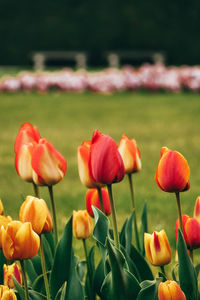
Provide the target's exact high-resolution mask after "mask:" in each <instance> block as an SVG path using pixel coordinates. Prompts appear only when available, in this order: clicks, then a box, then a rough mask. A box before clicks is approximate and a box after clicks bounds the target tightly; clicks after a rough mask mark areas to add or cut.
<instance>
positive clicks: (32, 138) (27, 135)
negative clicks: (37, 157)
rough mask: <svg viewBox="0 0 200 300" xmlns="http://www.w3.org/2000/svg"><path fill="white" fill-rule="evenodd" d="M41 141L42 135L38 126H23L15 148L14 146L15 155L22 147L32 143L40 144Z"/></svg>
mask: <svg viewBox="0 0 200 300" xmlns="http://www.w3.org/2000/svg"><path fill="white" fill-rule="evenodd" d="M39 139H40V134H39V132H38V130H37V127H36V126H33V125H31V124H30V123H24V124H22V126H21V127H20V129H19V132H18V134H17V137H16V140H15V146H14V149H15V153H17V152H18V151H19V149H20V148H21V146H22V145H24V144H26V143H30V142H31V143H32V142H36V143H38V142H39Z"/></svg>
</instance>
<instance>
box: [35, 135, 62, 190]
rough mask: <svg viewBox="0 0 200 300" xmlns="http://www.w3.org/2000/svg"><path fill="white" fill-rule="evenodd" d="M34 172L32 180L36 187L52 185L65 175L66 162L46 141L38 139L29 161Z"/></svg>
mask: <svg viewBox="0 0 200 300" xmlns="http://www.w3.org/2000/svg"><path fill="white" fill-rule="evenodd" d="M31 164H32V168H33V170H34V171H35V172H34V174H33V180H34V182H35V184H37V185H48V186H51V185H54V184H56V183H58V182H59V181H61V180H62V179H63V177H64V175H65V172H66V168H67V162H66V160H65V158H64V157H63V156H62V155H61V154H60V153H59V152H58V151H57V150H56V149H55V148H54V146H53V145H52V144H51V143H50V142H48V141H47V140H46V139H40V140H39V143H38V144H37V145H36V146H35V147H34V150H33V153H32V160H31Z"/></svg>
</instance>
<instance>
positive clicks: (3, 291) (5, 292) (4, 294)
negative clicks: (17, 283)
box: [0, 285, 17, 300]
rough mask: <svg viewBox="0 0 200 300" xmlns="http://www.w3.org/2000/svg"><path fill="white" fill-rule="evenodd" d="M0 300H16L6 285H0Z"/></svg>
mask: <svg viewBox="0 0 200 300" xmlns="http://www.w3.org/2000/svg"><path fill="white" fill-rule="evenodd" d="M0 299H1V300H17V297H16V295H15V293H14V291H13V289H9V287H8V286H6V285H0Z"/></svg>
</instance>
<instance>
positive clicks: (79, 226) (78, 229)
mask: <svg viewBox="0 0 200 300" xmlns="http://www.w3.org/2000/svg"><path fill="white" fill-rule="evenodd" d="M92 231H93V226H92V219H91V217H90V215H89V214H88V212H87V210H78V211H75V210H73V234H74V236H75V237H76V238H77V239H87V238H89V237H90V236H91V234H92Z"/></svg>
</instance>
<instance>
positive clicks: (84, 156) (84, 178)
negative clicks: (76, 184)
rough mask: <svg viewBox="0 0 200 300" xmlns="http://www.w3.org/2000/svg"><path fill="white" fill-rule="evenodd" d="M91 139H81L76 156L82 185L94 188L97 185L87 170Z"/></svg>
mask: <svg viewBox="0 0 200 300" xmlns="http://www.w3.org/2000/svg"><path fill="white" fill-rule="evenodd" d="M90 147H91V141H83V143H82V145H81V146H79V147H78V150H77V158H78V172H79V177H80V180H81V182H82V184H83V185H85V186H86V187H87V188H95V187H97V186H101V185H99V184H98V183H97V182H95V181H94V180H92V178H91V176H90V172H89V166H88V163H89V157H90Z"/></svg>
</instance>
